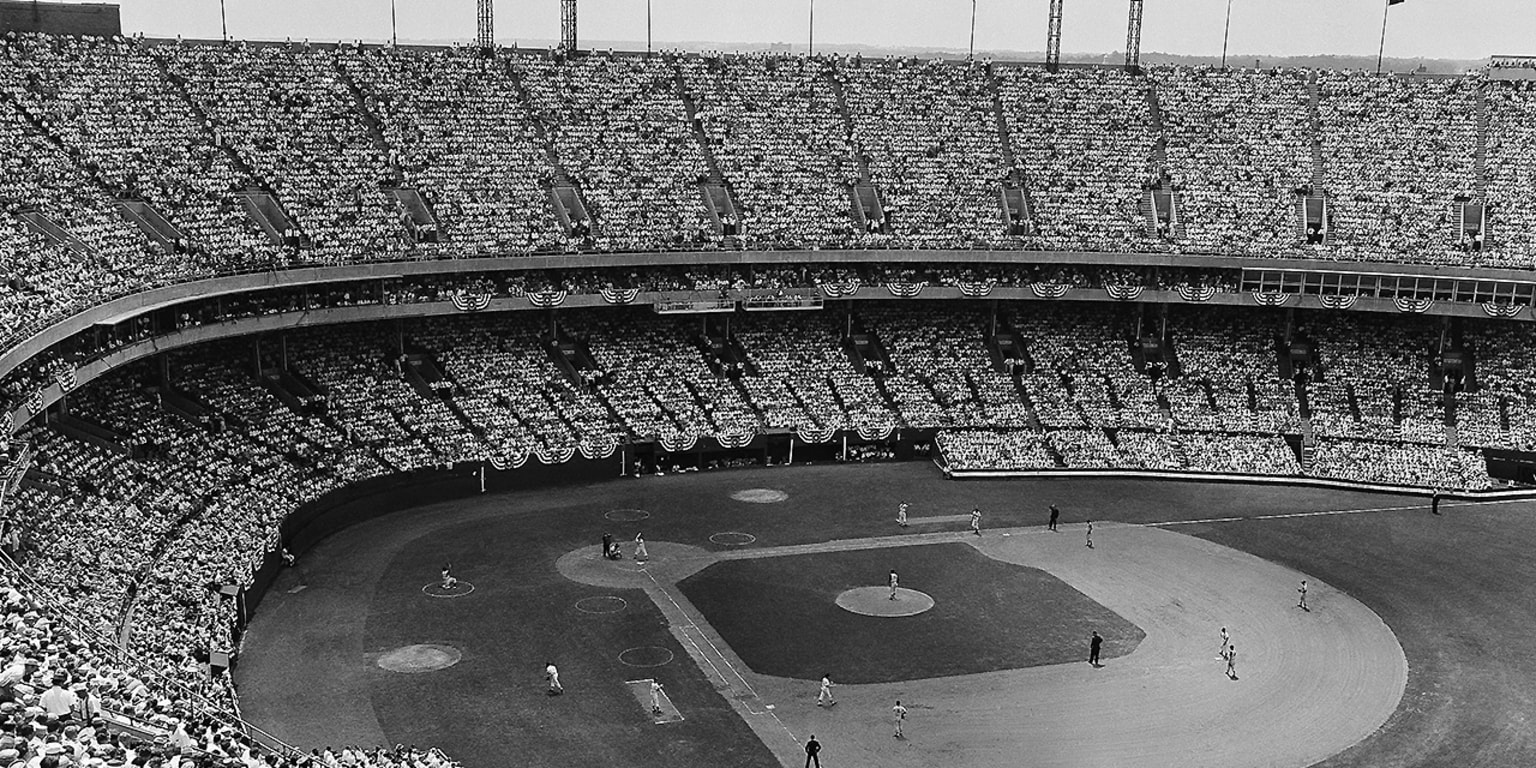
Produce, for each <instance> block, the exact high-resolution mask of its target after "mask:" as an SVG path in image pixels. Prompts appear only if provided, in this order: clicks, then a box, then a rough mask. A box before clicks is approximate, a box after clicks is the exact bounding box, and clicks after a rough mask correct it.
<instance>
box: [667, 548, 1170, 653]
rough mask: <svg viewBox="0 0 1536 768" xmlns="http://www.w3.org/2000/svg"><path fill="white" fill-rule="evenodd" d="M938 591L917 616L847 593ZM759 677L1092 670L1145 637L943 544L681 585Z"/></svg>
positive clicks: (762, 563) (1021, 573) (1066, 594)
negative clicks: (847, 602)
mask: <svg viewBox="0 0 1536 768" xmlns="http://www.w3.org/2000/svg"><path fill="white" fill-rule="evenodd" d="M893 568H894V569H895V570H896V572H897V574H898V575H899V576H900V577H901V584H902V586H905V587H909V588H911V589H916V590H920V591H922V592H926V593H927V594H928V595H930V596H931V597H933V599H934V603H935V604H934V607H933V608H932V609H931V610H929V611H926V612H924V613H921V614H919V615H916V616H903V617H899V618H881V617H876V616H862V615H859V614H855V613H852V612H849V611H845V610H843V609H842V608H840V607H838V606H837V605H836V603H835V602H834V601H835V600H836V599H837V596H838V594H840V593H842V592H843V591H844V590H848V589H853V588H855V587H864V586H870V585H872V584H873V585H879V584H882V583H884V581H885V579H886V574H887V572H888V571H890V570H891V569H893ZM678 586H679V587H680V588H681V589H682V591H683V594H685V595H687V596H688V599H689V600H690V601H692V602H693V604H694V606H695V607H697V608H698V609H699V610H700V611H701V612H702V613H703V614H704V616H705V617H706V618H708V619H709V623H710V625H711V626H713V627H714V628H715V630H716V631H718V632H719V633H720V635H721V637H724V638H725V640H726V642H728V643H730V645H731V648H732V649H733V650H735V651H736V654H737V655H738V656H740V657H741V659H742V661H745V662H746V663H747V665H748V666H750V667H751V668H752V670H753V671H755V672H758V673H760V674H765V675H776V676H779V677H793V678H799V679H803V680H819V679H820V678H821V676H822V675H823V674H824V673H828V672H830V673H831V674H832V679H834V680H836V681H838V682H841V683H889V682H896V681H899V680H915V679H921V678H929V677H946V676H949V675H964V674H971V673H975V672H992V671H994V670H999V669H1018V668H1021V667H1033V666H1040V665H1045V664H1063V663H1067V662H1074V661H1080V662H1084V663H1086V662H1087V660H1088V639H1089V636H1090V634H1091V633H1092V632H1094V631H1095V630H1097V631H1098V633H1099V634H1100V635H1102V636H1103V637H1104V647H1103V649H1102V656H1101V657H1102V658H1103V659H1104V660H1105V661H1108V660H1110V659H1112V658H1114V657H1116V656H1123V655H1125V654H1127V653H1130V652H1131V651H1133V650H1135V648H1136V645H1137V644H1138V643H1140V642H1141V639H1142V638H1143V637H1145V633H1143V632H1142V631H1141V629H1140V628H1138V627H1137V626H1136V625H1134V624H1132V623H1130V622H1129V621H1126V620H1125V619H1123V618H1121V617H1120V616H1119V615H1118V614H1116V613H1114V612H1113V611H1111V610H1109V609H1108V608H1105V607H1104V606H1102V605H1099V604H1098V603H1096V602H1094V601H1093V600H1091V599H1089V598H1088V597H1087V596H1086V595H1084V594H1083V593H1081V592H1079V591H1077V590H1076V589H1073V588H1072V587H1071V586H1068V585H1067V584H1066V583H1065V582H1063V581H1061V580H1060V579H1058V578H1056V577H1055V576H1052V575H1050V574H1048V573H1046V572H1045V571H1042V570H1039V569H1036V568H1025V567H1021V566H1017V565H1012V564H1009V563H1002V562H998V561H996V560H993V559H991V558H989V557H986V556H985V555H983V554H981V553H980V552H977V551H976V550H975V549H974V548H972V547H970V546H967V545H965V544H931V545H926V546H914V547H891V548H885V549H864V550H852V551H843V552H822V553H816V554H809V555H792V556H786V557H761V558H752V559H747V560H730V561H726V562H722V563H716V564H714V565H712V566H710V567H708V568H706V569H704V570H703V571H700V572H699V573H696V574H694V575H693V576H690V577H689V578H687V579H684V580H683V581H682V582H680V583H679V585H678Z"/></svg>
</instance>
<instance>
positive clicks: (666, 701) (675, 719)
mask: <svg viewBox="0 0 1536 768" xmlns="http://www.w3.org/2000/svg"><path fill="white" fill-rule="evenodd" d="M652 682H654V680H652V679H651V678H646V679H644V680H630V681H628V682H626V683H625V685H628V686H629V692H630V693H633V694H634V695H635V701H638V702H640V708H641V709H643V710H645V713H646V714H648V715H650V716H651V722H654V723H655V724H657V725H661V724H662V723H681V722H682V721H683V713H682V712H679V711H678V709H677V707H676V706H675V705H673V704H672V698H671V697H670V696H668V695H667V689H666V688H662V689H661V690H660V691H657V692H656V693H655V695H654V697H653V696H652V693H651V683H652Z"/></svg>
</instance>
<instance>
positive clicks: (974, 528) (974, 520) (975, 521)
mask: <svg viewBox="0 0 1536 768" xmlns="http://www.w3.org/2000/svg"><path fill="white" fill-rule="evenodd" d="M971 533H974V534H976V535H977V536H980V535H981V507H972V508H971Z"/></svg>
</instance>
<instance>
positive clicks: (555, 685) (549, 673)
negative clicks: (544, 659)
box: [544, 661, 565, 695]
mask: <svg viewBox="0 0 1536 768" xmlns="http://www.w3.org/2000/svg"><path fill="white" fill-rule="evenodd" d="M544 678H545V679H546V680H548V681H549V693H550V695H554V694H558V693H565V686H563V685H561V684H560V670H558V669H555V663H554V662H552V661H551V662H549V663H548V664H545V665H544Z"/></svg>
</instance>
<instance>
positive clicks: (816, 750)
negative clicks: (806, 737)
mask: <svg viewBox="0 0 1536 768" xmlns="http://www.w3.org/2000/svg"><path fill="white" fill-rule="evenodd" d="M820 755H821V742H819V741H817V740H816V734H814V733H813V734H811V740H810V741H807V742H806V743H805V768H811V763H815V764H816V768H821V757H820Z"/></svg>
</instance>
